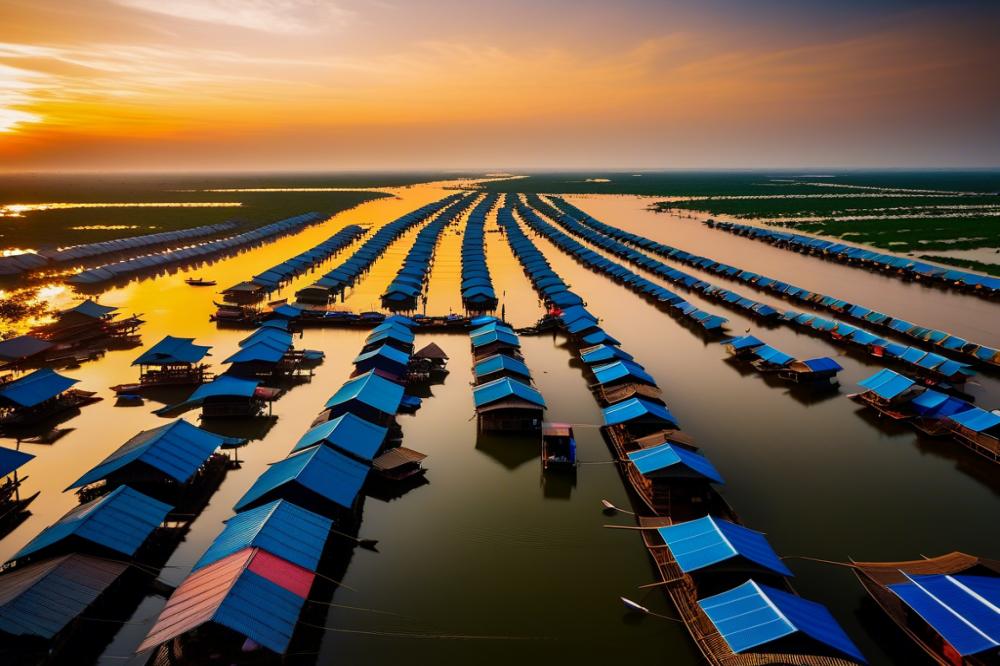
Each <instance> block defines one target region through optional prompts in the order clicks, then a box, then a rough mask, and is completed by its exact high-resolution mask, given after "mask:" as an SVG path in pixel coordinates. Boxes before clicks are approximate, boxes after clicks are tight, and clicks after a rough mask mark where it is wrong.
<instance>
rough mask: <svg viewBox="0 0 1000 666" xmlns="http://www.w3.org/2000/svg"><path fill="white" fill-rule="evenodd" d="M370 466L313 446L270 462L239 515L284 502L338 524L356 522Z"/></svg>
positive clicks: (239, 504)
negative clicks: (277, 501) (275, 501)
mask: <svg viewBox="0 0 1000 666" xmlns="http://www.w3.org/2000/svg"><path fill="white" fill-rule="evenodd" d="M368 471H369V467H368V465H367V464H364V463H361V462H359V461H357V460H355V459H353V458H350V457H348V456H346V455H344V454H342V453H339V452H338V451H336V450H334V449H333V448H332V447H329V446H313V447H311V448H308V449H305V450H304V451H300V452H298V453H294V454H292V455H290V456H288V457H287V458H285V459H284V460H279V461H278V462H275V463H271V466H270V467H268V468H267V471H265V472H264V473H263V474H261V475H260V476H259V477H258V478H257V481H256V482H255V483H254V484H253V485H252V486H251V487H250V489H249V490H248V491H247V492H246V494H244V495H243V497H242V498H241V499H240V500H239V501H238V502H237V503H236V506H235V509H236V511H237V512H240V511H245V510H247V509H251V508H253V507H256V506H260V505H262V504H266V503H268V502H272V501H274V500H276V499H285V500H288V501H290V502H293V503H294V504H297V505H299V506H301V507H303V508H306V509H309V510H310V511H315V512H316V513H319V514H321V515H323V516H326V517H327V518H332V519H334V520H336V521H337V522H338V523H340V522H351V521H353V520H354V518H355V515H356V510H357V508H358V506H359V502H360V497H361V495H360V493H361V488H362V486H363V485H364V483H365V479H366V478H367V477H368Z"/></svg>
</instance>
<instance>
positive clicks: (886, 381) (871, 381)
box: [858, 368, 916, 400]
mask: <svg viewBox="0 0 1000 666" xmlns="http://www.w3.org/2000/svg"><path fill="white" fill-rule="evenodd" d="M915 383H916V382H914V381H913V380H912V379H910V378H909V377H904V376H903V375H901V374H899V373H898V372H894V371H892V370H889V369H888V368H882V369H881V370H879V371H878V372H876V373H875V374H874V375H872V376H871V377H868V378H867V379H863V380H862V381H860V382H858V384H859V385H860V386H863V387H864V388H866V389H868V390H869V391H872V392H873V393H875V394H876V395H878V396H879V397H881V398H885V399H886V400H891V399H893V398H895V397H896V396H898V395H900V394H902V393H904V392H905V391H907V390H908V389H909V388H910V387H911V386H913V385H914V384H915Z"/></svg>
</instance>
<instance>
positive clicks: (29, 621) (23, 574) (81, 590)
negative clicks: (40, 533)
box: [0, 553, 128, 639]
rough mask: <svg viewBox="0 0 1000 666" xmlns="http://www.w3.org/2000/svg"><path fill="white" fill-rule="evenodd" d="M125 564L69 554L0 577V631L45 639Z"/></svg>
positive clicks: (90, 600)
mask: <svg viewBox="0 0 1000 666" xmlns="http://www.w3.org/2000/svg"><path fill="white" fill-rule="evenodd" d="M126 569H128V564H126V563H124V562H115V561H112V560H106V559H104V558H100V557H92V556H90V555H81V554H79V553H74V554H72V555H64V556H63V557H57V558H53V559H48V560H44V561H42V562H39V563H37V564H31V565H28V566H26V567H18V568H17V569H15V570H13V571H11V572H9V573H6V574H4V575H2V576H0V632H3V633H6V634H10V635H12V636H26V635H28V636H38V637H40V638H44V639H49V638H52V637H53V636H55V635H56V634H58V633H59V632H60V631H62V630H63V629H64V628H65V627H66V625H68V624H69V623H70V622H71V621H73V620H74V619H75V618H77V617H78V616H80V615H81V614H82V613H83V612H84V611H85V610H86V609H87V608H88V607H89V606H90V605H91V604H93V603H94V602H95V601H96V600H97V598H98V597H99V596H100V595H101V594H102V593H103V592H104V591H105V590H107V589H108V587H109V586H110V585H111V584H112V583H114V582H115V581H116V580H118V577H119V576H121V575H122V574H123V573H124V572H125V570H126Z"/></svg>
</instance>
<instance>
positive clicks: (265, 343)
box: [223, 339, 291, 363]
mask: <svg viewBox="0 0 1000 666" xmlns="http://www.w3.org/2000/svg"><path fill="white" fill-rule="evenodd" d="M289 349H291V344H283V343H282V342H280V341H277V340H266V339H258V340H255V341H254V342H251V343H249V344H247V345H246V346H244V347H241V348H240V350H239V351H238V352H236V353H235V354H233V355H232V356H230V357H229V358H227V359H226V360H224V361H223V363H277V362H279V361H280V360H281V359H282V358H284V357H285V354H287V353H288V350H289Z"/></svg>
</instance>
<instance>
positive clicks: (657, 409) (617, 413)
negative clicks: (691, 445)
mask: <svg viewBox="0 0 1000 666" xmlns="http://www.w3.org/2000/svg"><path fill="white" fill-rule="evenodd" d="M601 414H602V415H603V416H604V425H606V426H613V425H618V424H619V423H628V422H629V421H634V420H636V419H641V420H643V421H646V420H659V421H663V422H665V423H669V424H672V425H677V419H675V418H674V415H673V414H671V413H670V410H669V409H667V408H666V407H664V406H663V405H661V404H659V403H657V402H652V401H649V400H643V399H642V398H629V399H628V400H623V401H622V402H619V403H616V404H614V405H611V406H610V407H605V408H604V409H602V410H601Z"/></svg>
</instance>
